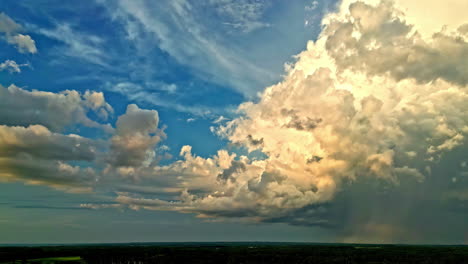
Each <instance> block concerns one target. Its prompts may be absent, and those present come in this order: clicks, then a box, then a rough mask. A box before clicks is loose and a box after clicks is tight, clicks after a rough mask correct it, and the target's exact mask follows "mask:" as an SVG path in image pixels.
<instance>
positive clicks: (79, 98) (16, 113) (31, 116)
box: [0, 85, 113, 131]
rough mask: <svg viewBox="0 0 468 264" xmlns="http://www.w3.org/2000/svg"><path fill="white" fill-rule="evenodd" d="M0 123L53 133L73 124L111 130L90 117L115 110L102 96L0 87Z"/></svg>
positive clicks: (98, 94)
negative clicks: (90, 112)
mask: <svg viewBox="0 0 468 264" xmlns="http://www.w3.org/2000/svg"><path fill="white" fill-rule="evenodd" d="M0 98H7V100H1V101H0V124H3V125H9V126H28V125H31V124H38V125H43V126H45V127H47V128H48V129H50V130H52V131H60V130H62V129H63V128H64V127H66V126H69V125H73V124H76V123H78V124H83V125H86V126H90V127H102V128H104V129H110V127H109V126H106V125H102V124H99V123H97V122H96V121H93V120H91V119H90V118H88V117H87V113H88V112H89V111H90V110H93V111H96V112H98V113H100V114H101V115H103V116H104V117H106V116H107V115H108V114H110V113H112V112H113V110H112V107H110V105H109V104H107V103H106V102H105V100H104V97H103V94H102V93H98V92H86V93H85V94H84V95H81V94H80V93H78V92H77V91H73V90H67V91H64V92H60V93H52V92H43V91H36V90H33V91H28V90H25V89H22V88H19V87H17V86H15V85H10V86H9V87H8V88H5V87H3V86H1V85H0Z"/></svg>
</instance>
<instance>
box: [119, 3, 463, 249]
mask: <svg viewBox="0 0 468 264" xmlns="http://www.w3.org/2000/svg"><path fill="white" fill-rule="evenodd" d="M374 2H377V1H374ZM466 27H467V26H466V25H461V26H460V27H459V28H447V29H445V30H444V31H442V32H436V33H435V34H433V35H430V36H429V37H427V36H422V35H421V34H420V33H419V32H418V27H417V25H412V24H409V23H408V22H406V20H405V14H404V13H403V11H401V10H399V9H397V8H396V7H395V6H394V4H393V3H392V2H391V1H382V2H381V3H365V2H353V3H349V1H345V2H344V3H343V4H342V5H341V7H340V9H339V11H338V12H337V13H334V14H330V15H329V16H327V17H326V18H325V19H324V28H323V32H322V34H321V35H320V36H319V38H318V40H317V41H315V42H312V41H311V42H309V43H308V47H307V50H306V51H304V52H302V53H300V54H299V55H298V56H297V61H296V62H295V63H294V64H293V65H290V66H289V67H288V72H287V76H286V77H285V79H284V80H283V81H282V82H280V83H278V84H276V85H273V86H271V87H268V88H267V89H266V90H265V91H264V92H263V94H262V95H261V97H260V100H259V102H247V103H244V104H242V105H241V106H240V107H239V112H240V113H241V116H240V117H239V118H237V119H235V120H233V121H231V122H229V123H227V124H226V125H225V126H222V127H220V128H219V129H218V130H217V132H218V134H219V135H221V136H224V137H226V138H227V139H229V141H231V143H233V144H237V145H240V146H243V147H245V148H247V149H248V150H249V152H252V151H260V152H262V153H264V154H265V156H266V158H257V159H255V158H248V157H246V156H240V157H237V156H236V155H234V154H229V153H228V152H226V151H220V152H219V153H218V155H216V156H214V157H213V158H209V159H203V158H200V157H197V156H194V155H193V154H191V149H190V147H184V148H183V149H182V151H181V155H182V156H183V158H184V159H183V160H181V161H178V162H176V163H174V164H171V165H168V166H164V167H155V168H154V170H153V172H152V173H149V174H151V175H154V174H157V175H170V174H171V175H177V176H178V178H177V179H178V181H174V184H173V187H176V188H179V189H180V190H183V191H182V195H181V196H180V197H178V198H174V199H173V200H171V201H163V200H160V199H148V198H145V197H142V196H141V195H139V194H137V193H133V194H132V193H123V194H122V193H121V194H120V195H119V197H118V199H117V201H118V202H120V203H122V204H127V205H130V206H132V208H146V209H154V210H161V209H162V210H177V211H182V212H195V213H197V214H198V215H199V216H200V217H221V218H223V217H225V218H228V217H237V218H243V219H250V220H253V221H263V222H287V223H292V224H301V225H318V226H325V227H330V228H335V229H337V234H338V235H339V236H341V237H343V239H352V240H354V241H356V240H362V241H373V240H372V239H373V237H372V234H374V235H375V237H380V238H382V239H384V240H387V241H388V240H390V241H391V240H394V241H403V240H404V239H410V240H411V239H413V240H417V239H422V238H423V237H424V236H426V237H427V236H428V234H424V232H427V231H428V230H430V229H431V228H436V229H437V230H440V228H441V226H438V225H437V219H440V217H442V216H441V215H443V210H451V211H452V213H451V214H450V215H451V217H446V216H444V217H446V218H447V219H446V220H447V222H450V223H452V224H453V225H454V226H458V227H460V225H462V222H463V219H464V216H463V214H464V212H463V211H460V210H459V209H457V208H460V206H461V205H463V204H465V203H466V202H465V201H466V192H467V190H468V179H467V178H466V175H467V168H466V167H467V166H466V159H467V157H468V155H467V154H468V153H467V151H466V149H467V148H466V147H467V140H466V136H467V134H468V104H467V103H466V102H467V100H468V93H467V89H468V88H467V84H468V79H467V76H468V64H467V63H468V61H467V58H468V34H467V30H466ZM249 156H254V155H249ZM145 173H146V174H148V172H147V171H145ZM142 174H144V173H142ZM160 177H162V176H160ZM148 178H151V177H150V176H148ZM463 194H464V195H463ZM428 203H431V207H432V208H433V209H431V210H432V211H431V212H429V210H428V209H427V208H428V207H427V205H428ZM366 205H367V206H366ZM416 208H419V209H418V210H419V211H418V212H419V216H417V214H416V213H415V210H416ZM445 213H447V212H445ZM421 217H425V218H431V219H433V220H428V219H425V222H424V223H421V222H422V218H421ZM465 217H466V215H465ZM452 218H453V219H452ZM465 229H466V228H465ZM410 230H411V231H410ZM432 231H434V230H432ZM465 231H466V230H465ZM408 232H409V233H408ZM436 233H437V232H436ZM436 233H432V234H436ZM446 233H450V232H446ZM356 234H359V236H356ZM423 234H424V235H423ZM437 234H438V233H437ZM451 235H453V233H452V234H451ZM461 236H463V235H461ZM434 237H435V238H436V237H437V235H434ZM458 238H460V237H458ZM460 239H464V238H460Z"/></svg>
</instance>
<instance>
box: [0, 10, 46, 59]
mask: <svg viewBox="0 0 468 264" xmlns="http://www.w3.org/2000/svg"><path fill="white" fill-rule="evenodd" d="M21 30H22V27H21V26H20V25H19V24H17V23H16V22H15V21H13V19H11V18H10V17H9V16H7V15H6V14H5V13H0V32H1V33H5V38H6V41H7V42H8V43H9V44H12V45H15V46H16V47H17V49H18V51H19V52H21V53H26V52H29V53H37V48H36V43H35V41H34V40H33V39H32V38H31V37H30V36H29V35H23V34H20V33H18V32H19V31H21Z"/></svg>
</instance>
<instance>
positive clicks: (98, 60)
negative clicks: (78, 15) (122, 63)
mask: <svg viewBox="0 0 468 264" xmlns="http://www.w3.org/2000/svg"><path fill="white" fill-rule="evenodd" d="M38 32H39V33H40V34H42V35H44V36H46V37H48V38H52V39H55V40H58V41H60V42H61V43H62V44H63V45H62V46H59V47H57V50H58V51H59V52H57V54H58V55H60V56H64V55H65V56H68V57H74V58H78V59H81V60H84V61H86V62H89V63H92V64H97V65H99V66H103V67H106V68H110V67H111V66H110V63H109V56H108V55H107V54H106V52H105V50H104V47H103V45H104V44H105V41H104V40H103V39H102V38H100V37H98V36H94V35H89V34H86V33H83V32H80V31H78V30H76V29H74V28H72V26H71V25H69V24H59V25H55V28H53V29H45V28H40V29H38Z"/></svg>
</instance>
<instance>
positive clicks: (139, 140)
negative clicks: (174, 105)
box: [109, 104, 165, 167]
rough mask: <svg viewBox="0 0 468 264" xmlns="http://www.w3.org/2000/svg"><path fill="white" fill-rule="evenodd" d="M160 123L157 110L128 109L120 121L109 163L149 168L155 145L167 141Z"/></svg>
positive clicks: (112, 143) (153, 156)
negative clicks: (164, 138)
mask: <svg viewBox="0 0 468 264" xmlns="http://www.w3.org/2000/svg"><path fill="white" fill-rule="evenodd" d="M158 123H159V115H158V112H157V111H156V110H143V109H140V108H138V106H137V105H135V104H131V105H129V106H128V107H127V111H126V113H125V114H124V115H122V116H120V117H119V119H118V120H117V124H116V130H115V135H114V136H113V137H112V139H111V151H110V153H109V154H110V163H111V164H112V165H113V166H117V167H140V166H145V167H147V166H149V165H150V164H151V163H152V162H153V161H154V158H155V155H156V152H155V147H156V144H157V143H159V142H160V141H161V138H163V137H165V134H164V132H163V131H162V130H159V128H158Z"/></svg>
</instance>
